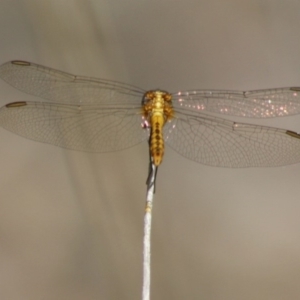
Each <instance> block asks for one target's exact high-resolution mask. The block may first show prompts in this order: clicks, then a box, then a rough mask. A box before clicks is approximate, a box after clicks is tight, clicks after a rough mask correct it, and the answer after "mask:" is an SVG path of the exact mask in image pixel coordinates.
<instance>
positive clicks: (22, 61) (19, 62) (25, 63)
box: [11, 60, 30, 66]
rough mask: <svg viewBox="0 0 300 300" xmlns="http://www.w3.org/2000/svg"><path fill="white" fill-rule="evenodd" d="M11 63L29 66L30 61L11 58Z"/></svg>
mask: <svg viewBox="0 0 300 300" xmlns="http://www.w3.org/2000/svg"><path fill="white" fill-rule="evenodd" d="M11 63H12V64H13V65H17V66H30V62H28V61H24V60H13V61H12V62H11Z"/></svg>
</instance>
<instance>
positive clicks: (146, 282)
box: [142, 164, 156, 300]
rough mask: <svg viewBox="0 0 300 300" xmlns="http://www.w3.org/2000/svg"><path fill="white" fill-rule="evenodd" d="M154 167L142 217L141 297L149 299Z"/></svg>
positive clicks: (153, 167)
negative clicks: (142, 259) (142, 258)
mask: <svg viewBox="0 0 300 300" xmlns="http://www.w3.org/2000/svg"><path fill="white" fill-rule="evenodd" d="M155 175H156V167H155V166H154V165H153V164H152V171H151V174H150V176H151V178H150V180H149V182H148V188H147V200H146V208H145V217H144V261H143V269H144V270H143V298H142V300H149V299H150V270H151V264H150V256H151V239H150V236H151V217H152V215H151V213H152V206H153V197H154V188H155Z"/></svg>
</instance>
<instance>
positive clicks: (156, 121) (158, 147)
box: [150, 113, 165, 166]
mask: <svg viewBox="0 0 300 300" xmlns="http://www.w3.org/2000/svg"><path fill="white" fill-rule="evenodd" d="M163 126H164V116H163V114H162V113H155V114H153V115H152V116H151V135H150V153H151V157H152V160H153V163H154V165H155V166H159V165H160V164H161V162H162V159H163V155H164V150H165V145H164V138H163V130H162V129H163Z"/></svg>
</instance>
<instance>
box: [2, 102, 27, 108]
mask: <svg viewBox="0 0 300 300" xmlns="http://www.w3.org/2000/svg"><path fill="white" fill-rule="evenodd" d="M25 105H27V102H25V101H19V102H12V103H8V104H6V105H5V106H6V107H7V108H11V107H20V106H25Z"/></svg>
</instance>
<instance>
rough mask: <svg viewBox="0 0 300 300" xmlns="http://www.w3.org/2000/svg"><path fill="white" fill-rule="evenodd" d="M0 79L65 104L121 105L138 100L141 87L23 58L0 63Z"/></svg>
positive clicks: (137, 101) (28, 91) (36, 94)
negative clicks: (55, 68)
mask: <svg viewBox="0 0 300 300" xmlns="http://www.w3.org/2000/svg"><path fill="white" fill-rule="evenodd" d="M0 78H2V79H3V80H4V81H6V82H7V83H8V84H10V85H12V86H13V87H15V88H17V89H19V90H21V91H24V92H26V93H28V94H31V95H34V96H38V97H42V98H44V99H46V100H49V101H51V102H52V101H53V102H59V103H69V104H96V103H97V105H105V106H106V107H107V106H109V105H113V106H114V107H115V105H116V104H122V105H123V106H126V105H128V107H130V106H131V105H136V104H137V103H139V104H140V103H141V99H142V96H143V94H144V92H145V91H144V90H142V89H139V88H137V87H134V86H131V85H127V84H123V83H119V82H115V81H110V80H101V79H97V78H91V77H83V76H74V75H71V74H68V73H65V72H61V71H58V70H54V69H51V68H47V67H44V66H41V65H37V64H34V63H29V62H24V61H11V62H7V63H5V64H3V65H1V66H0Z"/></svg>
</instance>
